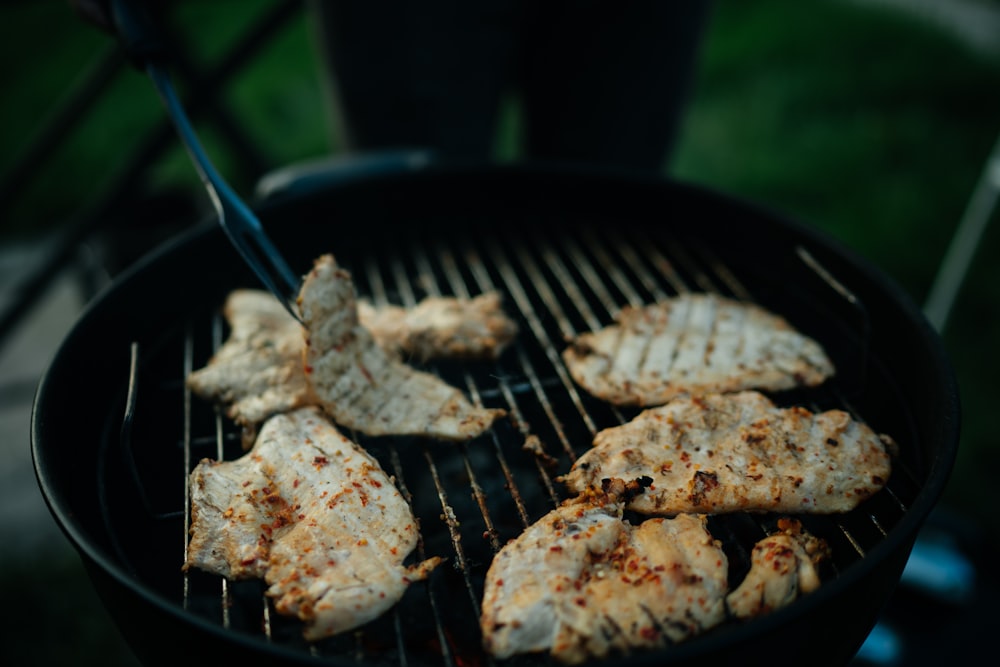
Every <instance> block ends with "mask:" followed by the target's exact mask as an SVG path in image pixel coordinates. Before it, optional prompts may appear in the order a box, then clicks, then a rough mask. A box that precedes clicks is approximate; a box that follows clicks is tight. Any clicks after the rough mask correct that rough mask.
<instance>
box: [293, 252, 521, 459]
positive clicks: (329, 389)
mask: <svg viewBox="0 0 1000 667" xmlns="http://www.w3.org/2000/svg"><path fill="white" fill-rule="evenodd" d="M299 307H300V310H301V313H302V320H303V322H304V324H305V326H306V329H307V336H306V348H305V370H306V378H307V380H308V381H309V384H310V386H311V387H312V389H313V391H314V393H315V395H316V397H317V399H318V400H319V403H320V405H322V406H323V409H324V410H326V411H327V412H328V413H329V414H330V415H331V416H332V417H333V419H334V421H336V422H337V423H338V424H340V425H341V426H344V427H347V428H352V429H356V430H358V431H360V432H362V433H365V434H367V435H373V436H378V435H423V436H428V437H433V438H439V439H443V440H467V439H471V438H474V437H476V436H478V435H480V434H482V433H483V432H484V431H486V430H487V429H489V427H490V426H491V425H492V424H493V421H494V420H495V419H496V418H497V417H500V416H501V415H504V414H505V411H504V410H501V409H488V408H481V407H477V406H475V405H472V404H471V403H470V402H469V401H468V400H467V399H466V398H465V396H464V395H463V394H462V393H461V392H460V391H459V390H458V389H456V388H454V387H452V386H450V385H448V384H447V383H445V382H444V381H442V380H441V379H440V378H438V377H436V376H434V375H431V374H430V373H424V372H421V371H418V370H416V369H414V368H413V367H411V366H408V365H406V364H404V363H402V362H401V361H399V360H398V359H397V358H396V357H395V356H393V355H390V354H389V353H387V352H386V351H385V350H383V349H382V348H381V347H379V346H378V345H377V344H376V343H375V340H374V338H373V337H372V335H371V333H370V332H369V331H368V330H367V329H365V328H364V327H363V326H361V324H360V322H359V321H358V314H357V307H356V303H355V295H354V284H353V282H352V281H351V277H350V274H349V273H348V272H347V271H345V270H344V269H342V268H340V267H339V266H337V264H336V262H335V261H334V259H333V257H332V256H331V255H324V256H322V257H320V258H318V259H317V260H316V262H315V265H314V266H313V269H312V270H311V271H310V272H309V273H308V275H306V277H305V281H304V282H303V284H302V290H301V292H300V294H299Z"/></svg>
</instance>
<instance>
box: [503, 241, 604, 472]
mask: <svg viewBox="0 0 1000 667" xmlns="http://www.w3.org/2000/svg"><path fill="white" fill-rule="evenodd" d="M488 251H489V253H490V255H491V257H492V259H493V262H494V265H495V266H496V267H497V268H498V270H499V271H500V274H501V276H502V278H503V281H504V287H505V289H506V292H507V293H508V294H510V295H511V296H512V297H513V298H514V301H515V302H516V303H517V307H518V309H519V310H520V311H521V314H522V315H523V316H524V318H525V319H526V320H527V322H528V326H529V327H530V328H531V331H532V333H533V334H534V335H535V338H536V339H537V340H538V342H539V344H540V345H541V346H542V350H543V352H544V354H545V356H546V358H547V359H548V361H549V363H550V364H552V368H553V370H554V372H555V373H556V376H557V377H558V378H559V381H560V383H561V384H562V386H563V388H564V389H565V390H566V392H567V395H568V396H569V397H570V400H571V401H572V402H573V406H574V407H575V408H576V410H577V412H578V413H579V414H580V417H581V418H582V419H583V422H584V424H585V425H586V427H587V429H588V430H589V431H590V433H591V434H595V433H597V426H595V425H594V420H593V419H592V418H591V416H590V415H589V414H588V413H587V410H586V409H585V408H584V407H583V401H582V400H581V398H580V394H579V392H578V391H577V390H576V387H575V386H574V385H573V382H572V380H571V379H570V377H569V376H568V375H567V373H566V369H565V367H564V365H563V363H562V360H561V359H560V358H559V353H558V352H557V350H556V347H555V345H554V344H553V341H552V340H551V339H550V338H549V335H548V333H547V332H546V331H545V326H544V325H543V324H542V321H541V319H540V318H539V316H538V313H537V312H535V309H534V306H532V304H531V300H530V299H529V298H528V295H527V292H526V291H525V288H524V285H523V284H522V282H521V279H520V278H519V277H518V275H517V272H516V271H515V270H514V268H513V266H512V265H511V263H510V262H509V261H508V260H507V259H506V257H504V255H503V254H502V253H503V251H502V250H501V248H500V247H499V246H498V245H497V244H496V243H495V242H494V243H491V244H490V246H489V248H488ZM529 261H530V260H529ZM522 265H523V262H522ZM533 273H534V274H537V273H538V272H537V267H535V271H534V272H533ZM532 277H534V276H532ZM536 287H537V285H536ZM528 377H529V380H530V381H531V382H532V383H533V384H535V385H536V387H537V388H538V389H540V388H541V386H542V383H541V382H540V381H539V380H538V376H537V375H536V374H534V373H530V374H529V375H528ZM543 405H545V407H546V413H547V414H551V415H553V417H554V415H555V413H554V411H553V410H552V406H551V404H550V402H549V400H548V398H547V397H546V398H544V400H543ZM555 422H558V420H555ZM563 444H564V446H565V447H567V454H568V455H569V456H570V457H571V458H573V459H574V460H575V454H574V452H573V449H572V446H571V445H570V443H569V442H565V441H564V443H563Z"/></svg>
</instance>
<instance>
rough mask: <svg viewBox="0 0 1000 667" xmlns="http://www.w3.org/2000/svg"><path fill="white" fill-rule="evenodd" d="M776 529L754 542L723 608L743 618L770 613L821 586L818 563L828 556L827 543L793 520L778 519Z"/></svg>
mask: <svg viewBox="0 0 1000 667" xmlns="http://www.w3.org/2000/svg"><path fill="white" fill-rule="evenodd" d="M778 527H779V530H778V532H775V533H774V534H772V535H769V536H767V537H765V538H764V539H762V540H760V541H759V542H757V544H755V545H754V547H753V551H752V552H751V555H750V571H749V572H748V573H747V576H746V577H745V578H744V579H743V582H742V583H741V584H740V585H739V586H737V587H736V589H735V590H734V591H733V592H732V593H730V594H729V595H727V596H726V608H727V609H728V610H729V613H730V614H731V615H732V616H735V617H737V618H742V619H749V618H754V617H756V616H761V615H763V614H767V613H770V612H772V611H774V610H776V609H779V608H781V607H784V606H786V605H788V604H790V603H791V602H794V601H795V600H796V599H798V598H799V597H800V596H802V595H805V594H806V593H811V592H812V591H814V590H816V589H817V588H819V586H820V577H819V572H818V570H817V568H818V566H819V564H820V563H821V562H822V561H823V560H825V559H827V558H828V557H829V556H830V549H829V547H828V546H827V544H826V542H825V541H824V540H822V539H820V538H818V537H816V536H814V535H811V534H809V533H808V532H806V531H805V530H803V528H802V523H801V522H799V521H797V520H795V519H787V518H786V519H781V520H779V522H778Z"/></svg>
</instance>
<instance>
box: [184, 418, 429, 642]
mask: <svg viewBox="0 0 1000 667" xmlns="http://www.w3.org/2000/svg"><path fill="white" fill-rule="evenodd" d="M190 489H191V528H190V534H191V539H190V541H189V544H188V550H187V559H186V562H185V564H184V568H185V569H190V568H199V569H201V570H205V571H207V572H211V573H214V574H219V575H221V576H224V577H228V578H231V579H247V578H263V579H264V580H265V581H266V582H267V584H268V585H269V587H268V589H267V595H269V596H270V597H272V598H274V600H275V608H276V609H277V610H278V612H280V613H282V614H287V615H293V616H297V617H298V618H300V619H301V620H302V621H304V622H305V629H304V633H303V634H304V636H305V638H306V639H308V640H316V639H321V638H323V637H328V636H331V635H333V634H337V633H340V632H344V631H346V630H350V629H351V628H354V627H357V626H359V625H362V624H363V623H366V622H367V621H369V620H372V619H373V618H375V617H377V616H379V615H381V614H382V613H384V612H385V611H386V610H387V609H389V608H390V607H392V606H393V605H394V604H395V603H396V602H397V601H398V600H399V599H400V598H401V597H402V595H403V593H404V592H405V591H406V589H407V587H408V585H409V584H410V583H411V582H412V581H416V580H419V579H421V578H424V577H426V576H427V574H428V573H429V572H430V570H431V569H432V568H433V567H435V566H436V565H437V564H438V562H439V559H436V558H434V559H429V560H427V561H424V562H422V563H419V564H417V565H413V566H410V567H407V566H404V565H403V561H404V560H405V559H406V558H407V556H408V555H409V554H410V553H411V552H412V551H413V549H414V548H415V547H416V544H417V539H418V535H417V525H416V519H415V518H414V516H413V513H412V511H411V509H410V507H409V505H408V504H407V503H406V501H405V500H404V498H403V497H402V495H400V493H399V491H398V490H397V489H396V487H395V486H394V484H393V481H392V479H391V478H390V477H388V476H387V475H386V474H385V472H384V471H383V470H382V468H381V467H380V466H379V464H378V462H377V461H376V460H375V459H374V458H372V457H371V456H370V455H368V454H367V453H366V452H364V451H363V450H362V449H361V448H359V447H358V446H357V445H356V444H354V443H353V442H351V441H350V440H348V439H347V438H345V437H344V436H343V435H342V434H341V433H340V432H339V431H337V429H336V428H335V427H334V426H333V425H332V424H331V423H330V422H329V421H328V419H327V417H326V416H325V415H323V414H322V413H321V412H320V411H319V409H318V408H314V407H306V408H300V409H298V410H295V411H293V412H290V413H288V414H280V415H276V416H274V417H272V418H271V419H269V420H268V421H267V422H265V424H264V425H263V427H262V428H261V431H260V435H259V437H258V439H257V442H256V443H255V444H254V446H253V449H252V450H251V451H250V452H248V453H247V454H245V455H244V456H242V457H241V458H239V459H237V460H235V461H213V460H209V459H205V460H203V461H201V462H200V463H199V464H198V465H197V466H196V467H195V469H194V470H193V471H192V472H191V475H190Z"/></svg>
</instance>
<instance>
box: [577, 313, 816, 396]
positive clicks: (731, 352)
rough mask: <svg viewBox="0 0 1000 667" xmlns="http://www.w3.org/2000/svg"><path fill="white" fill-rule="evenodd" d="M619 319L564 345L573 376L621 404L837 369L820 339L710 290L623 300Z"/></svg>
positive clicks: (766, 384) (794, 382)
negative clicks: (639, 303) (634, 303)
mask: <svg viewBox="0 0 1000 667" xmlns="http://www.w3.org/2000/svg"><path fill="white" fill-rule="evenodd" d="M616 320H617V324H614V325H611V326H608V327H606V328H604V329H602V330H600V331H597V332H593V333H584V334H581V335H580V336H577V337H576V339H575V340H573V341H571V344H570V346H569V347H568V348H566V350H564V351H563V359H564V361H565V362H566V366H567V368H568V369H569V372H570V374H571V375H572V377H573V379H574V380H575V381H576V382H577V383H578V384H579V385H580V386H581V387H583V388H584V389H586V390H587V391H588V392H590V393H591V394H593V395H594V396H596V397H598V398H602V399H604V400H606V401H609V402H611V403H614V404H616V405H637V406H653V405H661V404H663V403H665V402H667V401H669V400H670V399H672V398H675V397H677V396H682V395H695V394H703V393H709V392H712V393H723V392H731V391H739V390H742V389H770V390H778V389H790V388H792V387H796V386H802V385H804V386H813V385H818V384H821V383H822V382H823V381H824V380H826V378H828V377H830V376H831V375H833V373H834V368H833V365H832V363H831V362H830V360H829V359H828V358H827V356H826V353H825V352H824V351H823V349H822V348H821V347H820V346H819V344H818V343H816V342H815V341H813V340H812V339H810V338H808V337H806V336H804V335H802V334H800V333H799V332H797V331H795V330H794V329H793V328H792V327H791V326H790V325H789V324H788V322H786V321H785V320H784V319H783V318H781V317H778V316H777V315H773V314H772V313H769V312H767V311H766V310H764V309H763V308H761V307H760V306H757V305H753V304H748V303H743V302H740V301H734V300H732V299H726V298H723V297H721V296H716V295H713V294H682V295H680V296H677V297H675V298H672V299H669V300H666V301H662V302H659V303H655V304H651V305H648V306H645V307H642V308H632V307H626V308H624V309H622V311H621V312H620V313H619V314H618V316H617V317H616Z"/></svg>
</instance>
